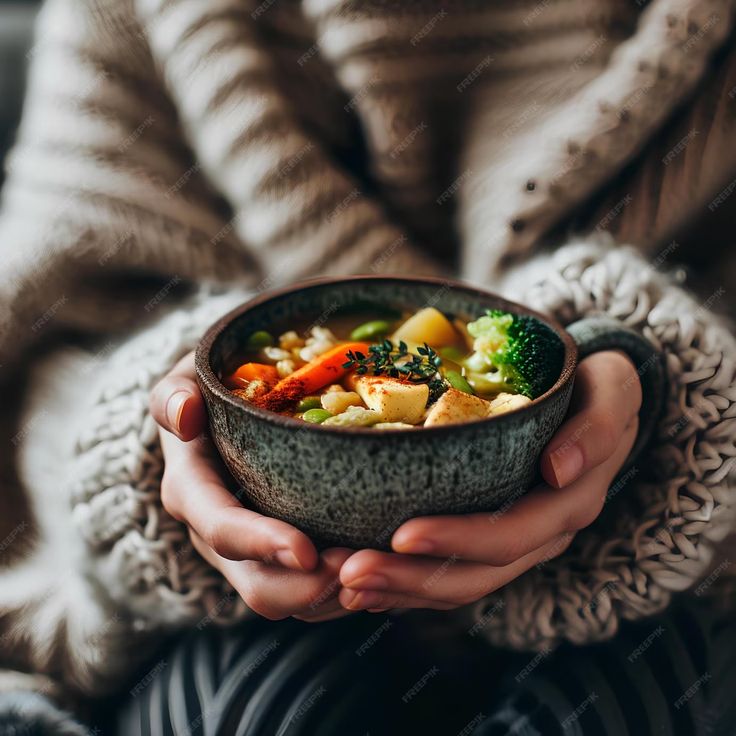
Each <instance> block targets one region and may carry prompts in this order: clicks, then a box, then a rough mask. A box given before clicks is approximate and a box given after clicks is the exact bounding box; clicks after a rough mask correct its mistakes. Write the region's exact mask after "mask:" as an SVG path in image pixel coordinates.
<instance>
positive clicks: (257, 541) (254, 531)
mask: <svg viewBox="0 0 736 736" xmlns="http://www.w3.org/2000/svg"><path fill="white" fill-rule="evenodd" d="M150 409H151V414H152V415H153V417H154V419H155V420H156V421H157V422H158V424H159V425H160V427H161V429H160V430H159V434H160V436H161V447H162V450H163V454H164V463H165V465H164V475H163V479H162V481H161V502H162V504H163V506H164V508H165V509H166V511H168V512H169V513H170V514H171V515H172V516H173V517H174V518H175V519H177V520H179V521H182V522H184V523H185V524H186V525H187V527H188V528H189V536H190V538H191V540H192V544H193V545H194V547H195V548H196V550H197V551H198V552H199V553H200V554H201V555H202V557H204V559H205V560H207V561H208V562H209V563H210V564H211V565H212V566H213V567H215V568H216V569H217V570H219V571H220V572H221V573H222V574H223V575H224V577H225V578H226V579H227V580H228V581H229V582H230V584H231V585H232V586H233V587H234V588H235V590H236V591H237V592H238V593H239V594H240V596H241V597H242V598H243V600H244V601H245V603H246V604H247V605H248V607H249V608H251V609H252V610H253V611H255V612H256V613H258V614H260V615H261V616H264V617H265V618H268V619H271V620H277V619H282V618H286V617H288V616H293V617H294V618H298V619H301V620H303V621H326V620H328V619H332V618H338V617H340V616H346V615H348V614H349V613H350V611H346V610H345V609H343V608H342V607H341V606H340V603H339V600H338V598H337V596H338V594H339V592H340V589H341V587H340V584H339V573H340V568H341V567H342V564H343V562H345V560H347V559H348V557H350V555H351V554H352V553H353V550H350V549H343V548H332V549H327V550H324V551H323V552H322V554H318V553H317V550H316V549H315V547H314V545H313V544H312V542H311V541H310V539H309V538H308V537H307V536H306V535H305V534H304V533H303V532H300V531H299V530H298V529H295V528H294V527H293V526H290V525H289V524H287V523H286V522H283V521H278V520H277V519H271V518H269V517H267V516H263V515H261V514H259V513H257V512H255V511H251V510H249V509H246V508H244V507H243V506H242V505H241V504H240V502H239V501H238V499H237V498H235V496H233V494H232V493H231V492H230V491H229V490H228V489H227V487H226V485H225V483H224V481H223V474H224V473H225V472H226V471H225V469H224V467H223V465H222V462H221V460H220V458H219V457H218V455H217V452H216V450H215V448H214V446H213V444H212V443H211V441H210V440H209V439H208V438H207V437H206V436H204V435H203V432H204V431H205V429H206V428H207V413H206V410H205V405H204V399H203V398H202V394H201V393H200V391H199V387H198V386H197V382H196V380H195V372H194V354H193V353H189V354H188V355H186V356H185V357H184V358H182V360H180V361H179V363H177V364H176V365H175V366H174V368H173V369H172V370H171V372H170V373H169V374H168V375H166V376H165V377H164V378H163V379H162V380H161V381H159V383H158V384H156V386H155V387H154V389H153V391H152V392H151V397H150Z"/></svg>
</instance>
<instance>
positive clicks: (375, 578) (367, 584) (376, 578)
mask: <svg viewBox="0 0 736 736" xmlns="http://www.w3.org/2000/svg"><path fill="white" fill-rule="evenodd" d="M347 586H348V587H349V588H360V589H361V590H362V589H368V590H385V589H386V588H388V578H386V577H385V576H384V575H363V577H362V578H358V579H357V580H351V581H349V582H348V583H347Z"/></svg>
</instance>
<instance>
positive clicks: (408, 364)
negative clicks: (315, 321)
mask: <svg viewBox="0 0 736 736" xmlns="http://www.w3.org/2000/svg"><path fill="white" fill-rule="evenodd" d="M346 355H347V357H348V360H347V362H346V363H343V367H344V368H351V369H354V370H355V372H356V373H357V374H358V375H360V376H363V375H365V374H366V373H368V372H370V373H371V374H372V375H374V376H389V377H391V378H403V379H405V380H407V381H412V382H413V383H429V382H430V381H432V380H433V379H434V380H436V381H439V382H440V383H444V381H442V379H441V378H438V377H437V371H438V370H439V368H440V366H441V365H442V359H441V358H440V356H439V355H437V353H436V352H435V351H434V350H432V348H431V347H429V345H427V343H424V345H423V346H422V347H419V348H417V353H410V352H409V349H408V347H407V345H406V343H405V342H404V341H403V340H401V341H400V342H399V344H398V345H394V344H393V343H392V342H391V340H388V339H386V340H383V341H382V342H380V343H377V344H375V345H371V346H370V347H369V348H368V355H364V354H363V353H361V352H359V351H356V352H352V351H350V352H348V353H346Z"/></svg>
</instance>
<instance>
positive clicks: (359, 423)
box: [322, 406, 381, 427]
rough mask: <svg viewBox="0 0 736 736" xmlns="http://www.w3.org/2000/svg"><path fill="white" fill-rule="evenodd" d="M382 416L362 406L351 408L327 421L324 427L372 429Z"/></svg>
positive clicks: (323, 423)
mask: <svg viewBox="0 0 736 736" xmlns="http://www.w3.org/2000/svg"><path fill="white" fill-rule="evenodd" d="M380 421H381V415H380V414H379V413H378V412H375V411H371V410H370V409H365V408H363V407H362V406H349V407H348V408H347V409H345V411H344V412H343V413H342V414H338V415H337V416H334V417H330V418H329V419H325V421H324V422H322V425H323V426H324V427H370V426H371V425H372V424H378V422H380Z"/></svg>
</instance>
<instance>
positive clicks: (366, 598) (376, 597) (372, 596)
mask: <svg viewBox="0 0 736 736" xmlns="http://www.w3.org/2000/svg"><path fill="white" fill-rule="evenodd" d="M381 598H382V596H381V594H380V593H378V592H377V591H374V590H361V591H358V594H357V595H356V596H355V598H353V600H352V601H350V603H349V604H348V606H347V608H349V609H350V610H351V611H360V610H362V609H364V608H378V607H379V606H380V604H381Z"/></svg>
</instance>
